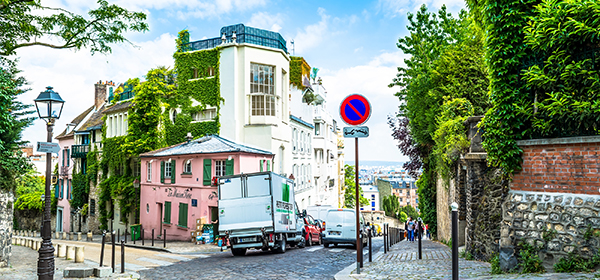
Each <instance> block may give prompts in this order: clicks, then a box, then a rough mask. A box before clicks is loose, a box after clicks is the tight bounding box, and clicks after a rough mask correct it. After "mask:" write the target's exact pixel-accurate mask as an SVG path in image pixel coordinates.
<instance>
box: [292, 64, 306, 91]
mask: <svg viewBox="0 0 600 280" xmlns="http://www.w3.org/2000/svg"><path fill="white" fill-rule="evenodd" d="M303 67H305V65H304V59H303V58H302V57H299V56H291V57H290V84H291V85H294V86H296V87H297V88H298V89H300V90H303V89H304V88H305V86H304V85H303V84H302V72H303V71H302V70H303V69H302V68H303ZM304 70H305V71H306V72H309V71H310V69H308V68H305V69H304Z"/></svg>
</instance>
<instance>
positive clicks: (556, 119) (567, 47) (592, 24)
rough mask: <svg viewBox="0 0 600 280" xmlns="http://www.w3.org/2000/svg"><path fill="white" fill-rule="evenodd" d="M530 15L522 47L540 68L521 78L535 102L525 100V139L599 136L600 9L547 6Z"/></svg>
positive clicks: (564, 0)
mask: <svg viewBox="0 0 600 280" xmlns="http://www.w3.org/2000/svg"><path fill="white" fill-rule="evenodd" d="M534 11H535V13H534V15H533V16H532V17H531V18H529V21H528V22H527V25H526V27H525V30H524V33H525V38H524V41H525V43H526V44H527V45H528V46H529V47H530V48H531V49H532V51H533V52H534V53H535V54H536V56H537V57H536V58H537V59H541V60H542V62H541V63H537V64H535V65H532V66H531V67H529V68H528V69H526V70H525V71H524V72H523V79H524V80H525V81H526V83H527V86H528V91H530V92H531V94H535V100H537V101H538V102H537V103H534V102H535V100H531V99H529V100H527V102H526V103H525V104H523V106H522V107H523V109H524V110H526V114H527V117H528V118H529V119H531V122H532V127H531V129H530V130H531V131H528V130H526V132H527V134H528V135H531V136H532V137H564V136H579V135H597V134H600V130H599V129H600V127H599V126H598V123H600V99H599V97H600V75H599V72H598V70H599V67H598V63H600V57H599V56H598V55H597V52H598V46H599V44H600V37H599V36H598V30H599V29H600V20H599V17H598V15H599V14H600V3H599V2H598V1H590V0H583V1H582V0H560V1H558V0H554V1H549V0H547V1H541V3H540V4H539V5H536V6H535V10H534ZM594 53H596V54H595V55H594ZM534 106H537V112H536V110H535V109H534Z"/></svg>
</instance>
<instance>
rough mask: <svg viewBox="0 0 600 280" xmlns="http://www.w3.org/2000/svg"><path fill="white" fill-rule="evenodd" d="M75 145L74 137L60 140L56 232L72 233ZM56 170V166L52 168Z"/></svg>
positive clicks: (56, 193) (55, 187) (56, 191)
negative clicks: (73, 158) (72, 152)
mask: <svg viewBox="0 0 600 280" xmlns="http://www.w3.org/2000/svg"><path fill="white" fill-rule="evenodd" d="M74 144H75V140H74V138H73V137H67V138H61V139H59V140H58V145H59V146H60V152H58V175H59V176H58V182H57V184H56V185H54V186H53V187H54V192H55V194H54V195H55V196H56V197H57V199H58V201H57V204H56V206H57V207H56V231H59V232H62V231H64V232H70V231H71V206H70V203H69V201H70V200H71V197H72V192H73V186H72V185H71V179H72V175H73V174H72V171H73V167H74V162H73V160H72V158H71V145H74ZM52 168H54V166H53V167H52Z"/></svg>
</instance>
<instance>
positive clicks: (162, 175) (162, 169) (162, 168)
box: [160, 161, 166, 209]
mask: <svg viewBox="0 0 600 280" xmlns="http://www.w3.org/2000/svg"><path fill="white" fill-rule="evenodd" d="M160 182H161V183H163V184H164V183H165V162H164V161H161V162H160ZM165 209H166V208H165Z"/></svg>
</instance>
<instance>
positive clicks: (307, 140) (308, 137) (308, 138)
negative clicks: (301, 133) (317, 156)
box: [306, 133, 312, 154]
mask: <svg viewBox="0 0 600 280" xmlns="http://www.w3.org/2000/svg"><path fill="white" fill-rule="evenodd" d="M306 138H307V139H306V145H307V146H308V148H307V149H306V151H307V152H308V153H309V154H310V153H311V150H312V138H311V137H310V133H309V134H308V136H307V137H306Z"/></svg>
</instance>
